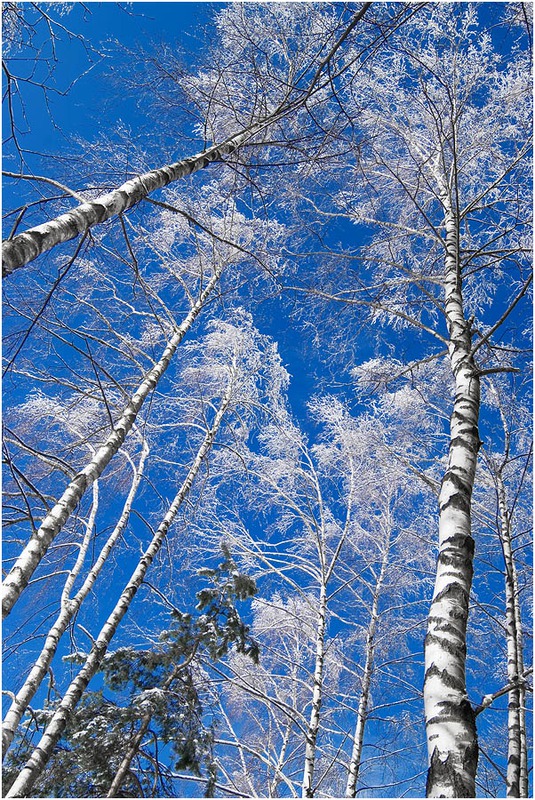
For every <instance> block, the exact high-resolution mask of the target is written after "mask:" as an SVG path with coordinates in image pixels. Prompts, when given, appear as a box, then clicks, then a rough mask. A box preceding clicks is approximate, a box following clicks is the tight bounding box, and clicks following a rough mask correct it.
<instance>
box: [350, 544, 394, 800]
mask: <svg viewBox="0 0 535 800" xmlns="http://www.w3.org/2000/svg"><path fill="white" fill-rule="evenodd" d="M387 537H388V538H387V541H386V547H385V550H384V553H383V558H382V561H381V570H380V572H379V577H378V578H377V583H376V585H375V592H374V595H373V602H372V610H371V615H370V623H369V625H368V631H367V633H366V660H365V663H364V674H363V677H362V688H361V691H360V700H359V705H358V709H357V723H356V725H355V733H354V735H353V748H352V751H351V760H350V762H349V773H348V777H347V785H346V794H345V796H346V797H356V794H357V783H358V778H359V770H360V762H361V760H362V744H363V741H364V729H365V727H366V716H367V713H368V703H369V699H370V686H371V681H372V674H373V660H374V647H375V633H376V630H377V620H378V608H379V597H380V595H381V589H382V587H383V582H384V578H385V572H386V567H387V564H388V557H389V554H390V530H389V531H388V534H387Z"/></svg>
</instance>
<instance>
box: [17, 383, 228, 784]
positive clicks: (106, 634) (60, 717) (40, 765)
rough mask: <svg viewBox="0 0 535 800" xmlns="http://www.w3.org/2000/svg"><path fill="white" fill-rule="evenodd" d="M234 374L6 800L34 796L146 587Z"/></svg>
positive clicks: (215, 430) (210, 441)
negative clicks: (73, 716) (118, 632)
mask: <svg viewBox="0 0 535 800" xmlns="http://www.w3.org/2000/svg"><path fill="white" fill-rule="evenodd" d="M234 374H235V370H234V368H233V369H232V373H231V378H230V380H229V383H228V386H227V388H226V391H225V394H224V396H223V399H222V401H221V405H220V407H219V409H218V411H217V414H216V415H215V417H214V421H213V423H212V426H211V428H210V430H209V431H207V433H206V435H205V437H204V440H203V442H202V444H201V446H200V448H199V450H198V452H197V455H196V457H195V460H194V462H193V464H192V466H191V467H190V469H189V472H188V474H187V476H186V479H185V480H184V482H183V484H182V485H181V487H180V489H179V490H178V492H177V494H176V495H175V497H174V499H173V502H172V503H171V505H170V507H169V510H168V511H167V513H166V515H165V516H164V518H163V520H162V522H161V523H160V525H159V526H158V529H157V530H156V532H155V534H154V536H153V538H152V540H151V542H150V544H149V546H148V547H147V549H146V550H145V552H144V553H143V555H142V556H141V558H140V560H139V562H138V564H137V567H136V568H135V570H134V572H133V573H132V575H131V577H130V580H129V581H128V583H127V585H126V586H125V588H124V589H123V592H122V594H121V596H120V598H119V600H118V601H117V603H116V605H115V607H114V609H113V611H112V612H111V614H110V615H109V617H108V619H107V620H106V622H105V623H104V625H103V627H102V629H101V631H100V633H99V635H98V637H97V639H96V641H95V643H94V645H93V647H92V648H91V652H90V653H89V655H88V656H87V659H86V661H85V663H84V665H83V667H82V668H81V670H80V671H79V672H78V675H77V676H76V677H75V678H74V680H73V681H72V682H71V684H70V686H69V688H68V689H67V691H66V693H65V696H64V697H63V700H62V701H61V703H60V704H59V706H58V708H57V710H56V711H55V713H54V715H53V716H52V718H51V720H50V722H49V724H48V725H47V727H46V729H45V731H44V733H43V735H42V737H41V739H40V741H39V743H38V744H37V746H36V748H35V749H34V751H33V752H32V754H31V756H30V758H29V759H28V761H27V763H26V765H25V766H24V767H23V769H22V770H21V771H20V773H19V775H18V776H17V778H16V780H15V782H14V783H13V785H12V787H11V789H10V790H9V792H8V793H7V794H6V795H5V796H6V797H29V796H31V795H30V794H29V793H30V792H31V790H32V787H33V785H34V784H35V781H36V780H37V779H38V778H39V776H40V775H41V773H42V771H43V769H44V767H45V765H46V763H47V761H48V759H49V758H50V756H51V754H52V751H53V749H54V747H55V746H56V744H57V743H58V741H59V740H60V738H61V736H62V734H63V732H64V730H65V728H66V726H67V724H68V722H69V719H70V716H71V714H72V712H73V710H74V708H75V707H76V705H77V703H78V702H79V700H80V698H81V697H82V694H83V693H84V691H85V689H86V687H87V685H88V683H89V681H90V680H91V678H92V677H93V676H94V675H95V673H96V672H97V670H98V668H99V666H100V664H101V663H102V659H103V658H104V656H105V654H106V651H107V649H108V646H109V644H110V641H111V640H112V638H113V636H114V635H115V632H116V630H117V627H118V625H119V623H120V622H121V620H122V619H123V617H124V616H125V614H126V612H127V611H128V609H129V607H130V604H131V602H132V600H133V599H134V597H135V595H136V592H137V590H138V589H139V587H140V586H141V584H142V583H143V580H144V578H145V575H146V573H147V570H148V569H149V567H150V565H151V563H152V561H153V559H154V558H155V556H156V554H157V553H158V551H159V549H160V547H161V546H162V544H163V542H164V539H165V537H166V535H167V532H168V530H169V528H170V526H171V524H172V522H173V520H174V519H175V517H176V514H177V513H178V510H179V508H180V506H181V505H182V503H183V502H184V500H185V498H186V497H187V495H188V493H189V491H190V489H191V486H192V484H193V481H194V479H195V477H196V475H197V473H198V472H199V469H200V468H201V465H202V464H203V462H204V459H205V458H206V456H207V454H208V453H209V451H210V449H211V447H212V444H213V442H214V439H215V438H216V435H217V433H218V431H219V428H220V426H221V422H222V420H223V417H224V415H225V412H226V411H227V409H228V407H229V404H230V401H231V397H232V391H233V385H234ZM97 744H98V743H97Z"/></svg>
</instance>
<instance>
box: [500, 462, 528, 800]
mask: <svg viewBox="0 0 535 800" xmlns="http://www.w3.org/2000/svg"><path fill="white" fill-rule="evenodd" d="M495 480H496V488H497V493H498V511H499V526H500V539H501V543H502V549H503V558H504V563H505V629H506V640H507V677H508V680H509V683H511V684H513V685H514V688H512V689H511V691H510V692H509V703H508V717H507V729H508V747H507V797H527V796H528V785H527V782H528V774H527V732H526V717H525V710H524V709H525V702H526V690H525V687H524V685H523V683H522V680H523V675H524V659H523V641H522V624H521V615H520V604H519V599H518V579H517V574H516V565H515V561H514V554H513V549H512V546H511V515H510V513H509V509H508V506H507V493H506V489H505V483H504V480H503V475H502V472H501V470H498V471H497V472H496V474H495Z"/></svg>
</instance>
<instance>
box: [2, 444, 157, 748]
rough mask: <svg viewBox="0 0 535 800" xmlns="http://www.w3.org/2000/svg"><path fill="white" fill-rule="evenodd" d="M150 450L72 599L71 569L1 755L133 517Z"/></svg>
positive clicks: (9, 720)
mask: <svg viewBox="0 0 535 800" xmlns="http://www.w3.org/2000/svg"><path fill="white" fill-rule="evenodd" d="M148 453H149V449H148V446H147V444H146V442H143V448H142V452H141V457H140V460H139V464H138V466H137V468H135V469H134V479H133V481H132V485H131V487H130V491H129V492H128V495H127V497H126V500H125V503H124V505H123V510H122V512H121V516H120V517H119V520H118V522H117V525H116V526H115V528H114V529H113V531H112V532H111V534H110V536H109V537H108V539H107V541H106V543H105V545H104V547H103V548H102V550H101V551H100V553H99V555H98V558H97V559H96V561H95V563H94V564H93V566H92V567H91V569H90V570H89V572H88V574H87V576H86V578H85V580H84V582H83V584H82V586H81V587H80V589H79V590H78V591H77V593H76V594H75V596H74V597H73V598H71V596H70V588H72V584H73V580H71V579H72V577H73V572H74V570H73V571H72V572H71V574H70V575H69V578H68V579H67V583H66V590H64V592H63V595H62V603H61V610H60V613H59V614H58V616H57V618H56V620H55V622H54V624H53V625H52V627H51V628H50V630H49V631H48V633H47V636H46V639H45V643H44V645H43V648H42V650H41V653H40V654H39V657H38V658H37V660H36V661H35V663H34V665H33V667H32V669H31V670H30V673H29V674H28V677H27V678H26V680H25V681H24V684H23V685H22V687H21V688H20V689H19V691H18V692H17V694H16V695H15V696H14V698H13V701H12V703H11V706H10V708H9V709H8V711H7V713H6V716H5V718H4V721H3V723H2V758H5V756H6V753H7V751H8V750H9V747H10V746H11V743H12V741H13V737H14V736H15V732H16V730H17V727H18V725H19V724H20V721H21V719H22V716H23V714H24V712H25V711H26V709H27V708H28V705H29V704H30V703H31V700H32V698H33V696H34V695H35V693H36V691H37V690H38V689H39V687H40V685H41V683H42V681H43V679H44V677H45V675H46V674H47V672H48V669H49V667H50V664H51V663H52V659H53V658H54V656H55V654H56V651H57V648H58V644H59V641H60V639H61V637H62V636H63V634H64V633H65V631H66V630H67V627H68V625H69V623H70V621H71V620H72V618H73V617H74V615H75V614H76V613H77V612H78V610H79V608H80V606H81V605H82V603H83V601H84V600H85V598H86V597H87V595H88V594H89V592H90V591H91V589H92V588H93V586H94V583H95V581H96V579H97V577H98V576H99V574H100V571H101V570H102V567H103V566H104V564H105V562H106V560H107V558H108V556H109V554H110V552H111V550H112V548H113V547H114V545H115V543H116V542H117V540H118V539H119V538H120V537H121V536H122V534H123V533H124V530H125V528H126V526H127V523H128V520H129V519H130V510H131V507H132V503H133V501H134V498H135V496H136V493H137V490H138V487H139V483H140V481H141V477H142V475H143V467H144V464H145V460H146V458H147V456H148ZM95 485H96V484H95ZM69 587H70V588H69Z"/></svg>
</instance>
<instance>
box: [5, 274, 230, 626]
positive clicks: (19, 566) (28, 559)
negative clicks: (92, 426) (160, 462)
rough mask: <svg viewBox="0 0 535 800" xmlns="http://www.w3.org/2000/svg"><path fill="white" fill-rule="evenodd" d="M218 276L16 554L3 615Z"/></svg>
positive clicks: (120, 437)
mask: <svg viewBox="0 0 535 800" xmlns="http://www.w3.org/2000/svg"><path fill="white" fill-rule="evenodd" d="M219 277H220V275H219V273H217V272H216V273H214V275H213V276H212V278H211V279H210V281H209V282H208V284H207V285H206V287H205V288H204V290H203V291H202V292H201V294H200V295H199V297H198V299H197V301H196V303H195V305H194V306H193V307H192V308H191V310H190V312H189V314H188V315H187V317H186V318H185V320H184V321H183V322H182V324H181V325H180V326H179V327H178V328H177V330H176V331H175V333H174V334H173V336H172V337H171V339H170V341H169V343H168V345H167V346H166V348H165V350H164V352H163V353H162V356H161V358H160V360H159V361H158V363H157V364H155V365H154V367H152V369H150V370H149V372H148V373H147V375H146V376H145V378H144V379H143V381H142V382H141V384H140V385H139V387H138V389H137V391H136V392H135V394H134V395H133V396H132V399H131V400H130V402H129V403H128V404H127V406H126V408H125V410H124V411H123V413H122V415H121V417H120V418H119V420H118V422H117V423H116V425H115V428H114V430H113V431H112V432H111V434H110V435H109V436H108V438H107V440H106V442H105V443H104V444H103V445H102V446H101V447H99V449H98V450H97V452H96V453H95V455H94V456H93V458H92V459H91V461H90V462H89V463H88V464H87V465H86V466H85V467H84V469H83V470H82V471H81V472H80V473H78V475H76V476H75V477H74V478H73V480H72V481H71V483H70V484H69V486H68V487H67V488H66V490H65V491H64V493H63V495H62V497H61V498H60V499H59V500H58V502H57V503H56V505H55V506H54V507H53V508H52V509H51V511H49V513H48V514H47V516H46V517H45V518H44V520H43V522H42V523H41V526H40V528H39V529H38V531H37V532H36V533H35V534H34V535H33V536H32V538H31V539H30V540H29V542H28V544H27V545H26V547H25V548H24V550H23V551H22V553H21V554H20V556H19V557H18V559H17V562H16V564H15V565H14V567H13V568H12V569H11V571H10V572H9V574H8V576H7V577H6V579H5V580H4V583H3V586H2V617H3V618H5V617H6V616H7V615H8V614H9V613H10V612H11V609H12V608H13V606H14V605H15V603H16V602H17V600H18V598H19V597H20V594H21V593H22V591H23V590H24V589H25V588H26V586H27V585H28V582H29V580H30V578H31V576H32V575H33V573H34V572H35V570H36V568H37V567H38V565H39V563H40V562H41V559H42V558H43V556H44V555H45V553H46V552H47V550H48V548H49V546H50V544H51V543H52V541H53V540H54V538H55V537H56V536H57V534H58V533H59V532H60V530H61V529H62V527H63V525H64V524H65V522H66V521H67V520H68V518H69V516H70V515H71V513H72V512H73V511H74V509H75V508H76V506H77V505H78V503H79V502H80V500H81V499H82V497H83V495H84V492H85V491H86V489H88V488H89V487H90V486H91V485H92V484H93V482H94V481H95V480H96V479H97V478H98V477H99V476H100V475H101V474H102V472H103V471H104V469H105V468H106V467H107V465H108V464H109V462H110V461H111V459H112V458H113V456H114V455H115V454H116V453H117V452H118V450H119V448H120V447H121V445H122V444H123V442H124V441H125V439H126V436H127V434H128V433H129V432H130V430H131V428H132V426H133V424H134V422H135V421H136V417H137V415H138V413H139V410H140V408H141V406H142V405H143V403H144V401H145V399H146V398H147V397H148V395H149V394H150V392H151V391H152V390H153V389H154V387H155V386H156V385H157V383H158V381H159V380H160V378H161V377H162V375H163V374H164V372H165V371H166V369H167V367H168V366H169V362H170V361H171V358H172V357H173V355H174V353H175V351H176V349H177V347H178V345H179V344H180V342H181V341H182V339H183V338H184V336H185V334H186V333H187V332H188V331H189V329H190V328H191V325H192V324H193V322H194V321H195V319H196V317H197V316H198V315H199V313H200V312H201V310H202V308H203V306H204V304H205V302H206V300H207V299H208V297H209V296H210V295H211V293H212V291H213V289H214V288H215V286H216V284H217V283H218V281H219Z"/></svg>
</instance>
